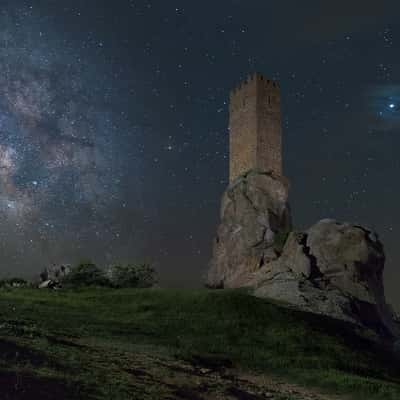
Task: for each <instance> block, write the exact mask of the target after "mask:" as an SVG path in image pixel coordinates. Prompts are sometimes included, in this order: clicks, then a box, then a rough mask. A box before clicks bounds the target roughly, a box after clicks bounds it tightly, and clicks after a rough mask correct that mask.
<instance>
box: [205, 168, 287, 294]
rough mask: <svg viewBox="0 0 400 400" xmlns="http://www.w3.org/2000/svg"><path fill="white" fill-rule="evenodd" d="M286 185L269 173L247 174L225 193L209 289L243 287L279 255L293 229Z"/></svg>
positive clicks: (234, 182) (209, 277)
mask: <svg viewBox="0 0 400 400" xmlns="http://www.w3.org/2000/svg"><path fill="white" fill-rule="evenodd" d="M287 198H288V182H287V181H286V180H285V178H283V177H278V176H275V175H274V174H273V173H270V172H258V171H249V172H248V173H246V174H244V175H242V176H240V177H238V178H237V179H236V180H235V181H233V182H232V183H231V185H230V186H229V187H228V188H227V190H226V191H225V193H224V195H223V198H222V203H221V214H220V218H221V223H220V225H219V228H218V233H217V237H216V240H215V243H214V249H213V258H212V261H211V265H210V269H209V271H208V276H207V282H206V283H207V285H208V286H210V287H240V286H245V285H246V284H247V283H248V282H249V281H250V280H251V279H252V277H253V275H254V273H255V272H256V271H257V270H259V269H260V268H261V267H262V266H263V265H264V264H266V263H268V262H270V261H272V260H275V259H276V258H278V257H279V255H280V253H281V251H282V245H281V242H282V237H285V235H287V233H288V232H289V231H290V230H291V229H292V222H291V216H290V209H289V205H288V202H287Z"/></svg>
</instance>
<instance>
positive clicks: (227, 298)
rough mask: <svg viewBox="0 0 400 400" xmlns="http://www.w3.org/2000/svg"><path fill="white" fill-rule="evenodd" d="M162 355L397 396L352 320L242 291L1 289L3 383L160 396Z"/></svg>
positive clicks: (386, 365) (99, 394) (381, 360)
mask: <svg viewBox="0 0 400 400" xmlns="http://www.w3.org/2000/svg"><path fill="white" fill-rule="evenodd" d="M157 358H159V359H160V360H164V359H170V360H173V359H178V360H179V359H180V360H186V361H188V362H192V363H203V364H204V365H210V364H213V363H226V362H229V363H232V365H233V366H234V367H237V368H240V369H244V370H252V371H255V372H257V373H268V374H273V375H277V376H282V377H285V379H288V380H289V381H292V382H299V383H302V384H303V385H308V386H316V387H320V388H324V389H326V390H328V391H330V392H333V393H338V394H342V393H344V394H349V393H352V394H353V395H354V397H355V398H357V396H359V397H360V398H361V397H363V398H367V399H369V400H374V399H387V400H395V399H400V369H399V366H398V364H397V363H396V362H395V361H394V360H393V359H392V358H390V357H389V356H388V355H387V354H385V353H384V352H383V351H381V350H380V349H376V348H375V347H374V346H373V345H372V344H371V343H370V342H368V341H366V340H364V339H360V338H358V337H357V336H356V335H355V334H354V333H352V330H351V329H350V328H349V326H348V325H347V324H345V323H340V322H337V321H333V320H331V319H328V318H324V317H321V316H316V315H312V314H306V313H301V312H296V311H293V310H290V309H287V308H284V307H281V306H278V305H276V304H272V303H270V302H268V301H266V300H262V299H258V298H254V297H251V296H249V295H247V294H246V293H245V291H243V290H218V291H212V290H207V289H198V290H193V289H190V290H189V289H187V290H172V289H120V290H113V289H100V288H99V289H81V290H65V291H64V290H59V291H46V290H34V289H13V290H1V291H0V371H3V372H0V386H1V384H2V379H3V380H4V381H5V382H11V381H12V384H13V385H14V384H15V382H14V381H13V379H14V380H15V379H16V378H15V377H16V376H17V377H19V378H18V379H19V382H20V383H19V384H20V385H21V388H24V387H25V386H26V385H28V386H29V385H30V386H29V387H30V388H31V389H32V388H36V386H37V387H38V388H41V387H43V385H45V386H46V387H47V388H50V389H49V390H50V391H51V390H52V391H53V392H54V393H58V392H57V391H61V392H62V393H63V396H64V397H60V395H59V396H58V397H57V398H71V399H73V398H85V399H111V398H112V399H132V398H136V397H132V393H137V398H138V399H158V398H159V399H162V398H163V394H162V392H161V391H162V390H166V389H165V388H161V386H160V387H157V386H156V385H154V382H153V384H152V385H149V384H148V382H149V380H151V379H154V377H153V378H151V377H150V376H145V375H143V373H144V372H143V371H150V372H151V373H153V372H154V371H156V370H157V373H162V368H163V367H162V365H161V364H160V365H159V366H157V368H155V365H156V364H157V362H155V361H154V360H156V359H157ZM147 363H148V364H147ZM147 365H148V370H147V369H146V368H147ZM138 366H140V371H138V370H137V368H138ZM160 371H161V372H160ZM2 374H3V375H4V377H5V378H2V377H1V376H2ZM6 378H8V380H6ZM146 382H147V384H146ZM10 385H11V383H10ZM24 385H25V386H24ZM35 385H36V386H35ZM150 386H151V387H154V388H153V389H151V387H150ZM3 387H8V386H3ZM10 387H11V386H10ZM4 390H5V391H7V390H8V389H4ZM32 390H36V389H32ZM37 390H39V389H37ZM151 390H153V391H154V392H153V393H152V392H151ZM7 393H8V392H7ZM9 393H10V394H9V396H10V397H4V398H10V399H11V398H18V399H20V398H21V399H22V398H29V397H23V396H22V395H21V396H20V397H12V394H11V393H12V389H11V388H10V390H9ZM38 393H39V392H38ZM46 395H48V396H49V397H46ZM41 398H43V399H47V398H48V399H50V398H56V397H55V396H52V395H51V394H48V393H47V394H42V397H41ZM166 398H167V397H166Z"/></svg>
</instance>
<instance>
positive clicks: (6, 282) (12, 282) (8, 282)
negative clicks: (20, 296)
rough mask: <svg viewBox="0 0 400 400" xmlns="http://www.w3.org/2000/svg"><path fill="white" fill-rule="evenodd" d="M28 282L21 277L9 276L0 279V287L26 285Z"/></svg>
mask: <svg viewBox="0 0 400 400" xmlns="http://www.w3.org/2000/svg"><path fill="white" fill-rule="evenodd" d="M27 286H28V282H27V281H26V280H25V279H22V278H9V279H2V280H0V287H2V288H4V287H27Z"/></svg>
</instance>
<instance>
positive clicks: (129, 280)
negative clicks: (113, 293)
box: [108, 263, 156, 288]
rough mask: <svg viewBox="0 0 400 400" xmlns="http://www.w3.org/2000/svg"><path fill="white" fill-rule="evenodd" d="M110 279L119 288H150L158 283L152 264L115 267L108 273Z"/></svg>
mask: <svg viewBox="0 0 400 400" xmlns="http://www.w3.org/2000/svg"><path fill="white" fill-rule="evenodd" d="M108 276H109V279H110V281H111V283H112V285H113V286H114V287H117V288H128V287H135V288H148V287H152V286H154V285H155V283H156V277H155V270H154V268H153V267H152V266H151V265H150V264H146V263H144V264H138V265H132V264H128V265H114V266H112V267H110V269H109V271H108Z"/></svg>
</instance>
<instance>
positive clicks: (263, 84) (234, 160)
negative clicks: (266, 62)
mask: <svg viewBox="0 0 400 400" xmlns="http://www.w3.org/2000/svg"><path fill="white" fill-rule="evenodd" d="M229 150H230V165H229V169H230V172H229V178H230V182H232V181H233V180H234V179H235V178H237V177H238V176H239V175H241V174H242V173H244V172H246V171H248V170H250V169H258V170H261V171H272V172H274V173H275V174H276V175H278V176H281V175H282V154H281V153H282V129H281V112H280V87H279V83H278V82H276V81H273V80H270V79H266V78H265V77H264V76H263V75H261V74H259V73H254V74H252V75H249V76H248V77H247V79H245V80H244V81H242V82H241V83H240V84H239V85H238V86H237V87H235V88H234V89H232V90H231V92H230V103H229Z"/></svg>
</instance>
